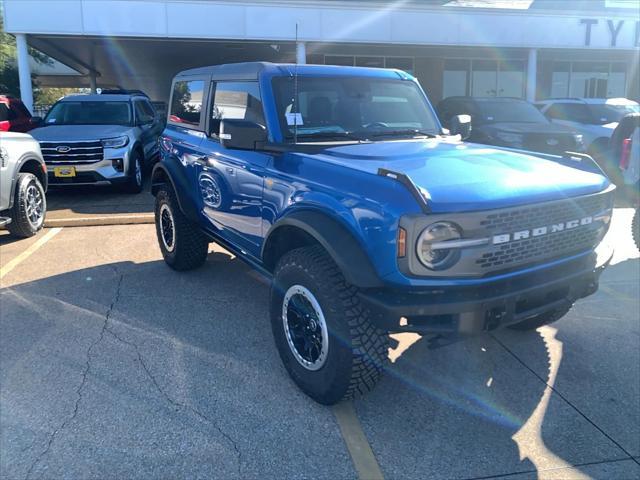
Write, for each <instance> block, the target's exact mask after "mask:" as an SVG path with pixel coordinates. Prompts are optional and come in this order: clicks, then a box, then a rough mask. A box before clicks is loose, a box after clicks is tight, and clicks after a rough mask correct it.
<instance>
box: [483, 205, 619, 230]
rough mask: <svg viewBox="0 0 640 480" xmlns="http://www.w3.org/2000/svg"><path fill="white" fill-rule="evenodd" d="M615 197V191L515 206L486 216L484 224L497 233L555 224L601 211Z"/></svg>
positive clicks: (609, 206)
mask: <svg viewBox="0 0 640 480" xmlns="http://www.w3.org/2000/svg"><path fill="white" fill-rule="evenodd" d="M611 201H612V196H611V195H591V196H588V197H577V198H571V199H567V200H563V201H560V202H549V203H545V204H542V205H532V206H528V207H522V208H514V209H511V210H507V211H502V212H500V213H493V214H489V215H487V217H486V219H485V220H483V221H481V222H480V225H482V226H483V227H485V228H486V229H487V230H489V231H490V232H491V233H493V234H500V233H506V232H515V231H517V230H522V229H525V228H531V227H540V226H545V225H553V224H554V223H558V222H566V221H567V220H571V219H572V218H582V217H584V216H585V215H593V214H596V213H600V212H602V211H604V210H607V209H609V208H611V206H612V204H611Z"/></svg>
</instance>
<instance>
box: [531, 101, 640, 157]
mask: <svg viewBox="0 0 640 480" xmlns="http://www.w3.org/2000/svg"><path fill="white" fill-rule="evenodd" d="M536 106H537V107H538V108H539V109H540V111H541V112H542V113H543V114H544V115H545V116H546V117H547V118H548V119H549V120H551V121H552V122H553V123H559V124H561V125H566V126H569V127H571V128H573V129H574V130H576V131H577V132H578V133H581V134H582V141H583V142H584V146H585V148H586V149H587V152H588V153H589V154H590V155H592V156H595V157H599V156H601V155H602V154H603V152H605V151H606V149H607V147H608V145H609V139H610V138H611V135H612V134H613V131H614V130H615V128H616V127H617V126H618V122H619V121H620V119H621V118H622V117H624V116H625V115H627V114H629V113H635V112H640V105H638V103H637V102H634V101H633V100H628V99H626V98H550V99H548V100H542V101H540V102H536Z"/></svg>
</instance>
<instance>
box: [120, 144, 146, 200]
mask: <svg viewBox="0 0 640 480" xmlns="http://www.w3.org/2000/svg"><path fill="white" fill-rule="evenodd" d="M136 162H139V167H140V177H138V176H137V175H136ZM144 164H145V162H144V157H143V155H142V154H141V153H140V151H139V150H134V151H133V152H132V154H131V157H130V158H129V178H128V179H127V183H125V185H124V190H125V191H126V192H127V193H133V194H136V193H140V192H142V190H143V188H144V172H145V168H144Z"/></svg>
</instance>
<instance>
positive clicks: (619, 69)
mask: <svg viewBox="0 0 640 480" xmlns="http://www.w3.org/2000/svg"><path fill="white" fill-rule="evenodd" d="M626 80H627V66H626V65H625V64H624V63H613V64H611V73H610V74H609V81H608V82H607V97H609V98H611V97H625V96H626V91H625V87H626V83H627V82H626Z"/></svg>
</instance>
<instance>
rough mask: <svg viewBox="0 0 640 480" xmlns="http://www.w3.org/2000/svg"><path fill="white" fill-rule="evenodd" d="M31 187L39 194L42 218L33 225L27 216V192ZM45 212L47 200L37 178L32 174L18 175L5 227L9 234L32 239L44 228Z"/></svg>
mask: <svg viewBox="0 0 640 480" xmlns="http://www.w3.org/2000/svg"><path fill="white" fill-rule="evenodd" d="M31 186H33V187H34V188H36V189H37V190H38V191H39V192H40V198H41V199H42V209H43V213H42V218H41V219H40V220H39V221H37V222H36V223H33V222H32V221H31V220H30V219H29V216H28V215H27V206H28V205H27V202H28V200H27V191H28V189H29V187H31ZM46 212H47V199H46V197H45V194H44V188H42V184H41V183H40V180H38V177H36V176H35V175H33V174H32V173H18V178H17V179H16V191H15V194H14V197H13V207H11V210H10V211H9V217H10V218H11V223H9V224H8V225H7V230H9V233H11V234H12V235H14V236H16V237H20V238H27V237H33V236H34V235H35V234H36V233H38V231H39V230H40V229H42V227H43V226H44V218H45V215H46Z"/></svg>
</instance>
